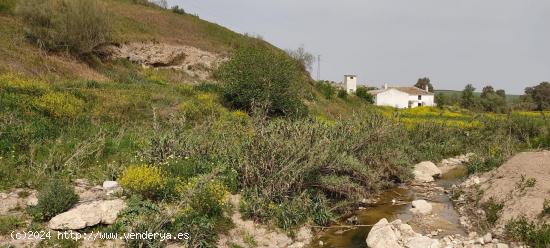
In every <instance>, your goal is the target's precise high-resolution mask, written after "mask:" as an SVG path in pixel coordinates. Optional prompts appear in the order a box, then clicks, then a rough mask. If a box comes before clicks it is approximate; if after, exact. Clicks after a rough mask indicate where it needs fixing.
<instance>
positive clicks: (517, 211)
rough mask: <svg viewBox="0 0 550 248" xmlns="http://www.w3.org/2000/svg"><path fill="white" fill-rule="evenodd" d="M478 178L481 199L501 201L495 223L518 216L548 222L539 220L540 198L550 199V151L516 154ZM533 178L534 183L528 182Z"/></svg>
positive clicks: (541, 199) (502, 222)
mask: <svg viewBox="0 0 550 248" xmlns="http://www.w3.org/2000/svg"><path fill="white" fill-rule="evenodd" d="M522 176H523V182H522ZM480 179H481V180H480V181H481V182H482V183H481V186H480V189H481V190H482V191H483V195H482V198H481V202H487V201H489V199H490V198H491V197H492V198H493V199H494V200H495V201H498V202H503V203H504V208H503V210H502V215H501V217H500V219H499V220H498V222H497V224H501V225H502V224H505V223H506V222H507V221H508V220H509V219H511V218H514V217H518V216H521V215H525V216H526V217H527V218H529V219H531V220H539V221H548V220H542V216H541V215H540V214H541V212H542V211H543V203H544V199H549V200H550V151H541V152H522V153H519V154H517V155H516V156H514V157H512V158H511V159H510V160H508V161H507V162H506V163H504V164H503V165H502V166H500V167H499V168H498V169H496V170H494V171H491V172H488V173H485V174H483V175H481V177H480ZM533 180H535V181H534V185H532V184H529V183H528V181H531V182H533ZM546 218H548V217H546Z"/></svg>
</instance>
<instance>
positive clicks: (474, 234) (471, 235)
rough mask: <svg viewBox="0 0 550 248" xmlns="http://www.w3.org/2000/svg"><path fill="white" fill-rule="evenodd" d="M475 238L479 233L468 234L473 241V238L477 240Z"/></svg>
mask: <svg viewBox="0 0 550 248" xmlns="http://www.w3.org/2000/svg"><path fill="white" fill-rule="evenodd" d="M475 237H477V233H476V232H471V233H468V238H470V239H473V238H475Z"/></svg>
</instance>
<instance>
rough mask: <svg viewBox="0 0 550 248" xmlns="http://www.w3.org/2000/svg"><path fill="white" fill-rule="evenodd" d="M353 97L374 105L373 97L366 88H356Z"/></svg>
mask: <svg viewBox="0 0 550 248" xmlns="http://www.w3.org/2000/svg"><path fill="white" fill-rule="evenodd" d="M355 95H356V96H357V97H359V98H361V99H363V100H364V101H366V102H367V103H370V104H373V103H374V96H373V95H371V94H370V93H369V92H368V90H367V88H366V87H358V88H357V91H356V92H355Z"/></svg>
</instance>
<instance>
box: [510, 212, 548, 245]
mask: <svg viewBox="0 0 550 248" xmlns="http://www.w3.org/2000/svg"><path fill="white" fill-rule="evenodd" d="M505 230H506V235H507V236H508V238H510V239H513V240H519V241H522V242H525V243H527V244H528V245H529V246H530V247H536V248H545V247H548V246H549V245H550V224H547V223H545V224H542V225H539V226H537V225H536V224H535V223H534V222H530V221H529V220H528V219H527V218H526V217H525V216H521V217H519V218H514V219H511V220H510V221H508V223H506V225H505Z"/></svg>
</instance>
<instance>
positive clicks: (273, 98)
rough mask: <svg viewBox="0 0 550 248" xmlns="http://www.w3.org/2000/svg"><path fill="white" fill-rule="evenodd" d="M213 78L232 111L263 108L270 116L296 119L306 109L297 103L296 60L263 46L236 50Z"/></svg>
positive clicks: (299, 78)
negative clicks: (219, 85)
mask: <svg viewBox="0 0 550 248" xmlns="http://www.w3.org/2000/svg"><path fill="white" fill-rule="evenodd" d="M216 77H217V78H218V79H219V80H220V81H222V82H223V83H224V84H225V86H224V94H223V95H224V99H225V101H226V102H227V103H228V104H229V105H230V106H231V107H234V108H238V109H244V110H248V111H250V110H252V109H253V108H254V107H256V106H262V107H265V108H266V110H267V112H268V114H269V115H272V116H300V115H303V114H304V113H305V112H306V108H305V106H304V104H303V103H302V101H301V100H300V96H299V90H300V85H301V84H303V83H305V82H304V79H303V75H302V73H301V71H300V69H299V67H298V64H297V62H296V61H294V60H292V59H290V58H289V57H288V56H287V55H285V54H284V53H282V52H280V51H276V50H273V49H270V48H266V47H260V46H247V47H241V48H239V49H238V50H237V51H236V52H235V54H234V55H233V56H232V57H231V59H230V60H229V61H227V62H226V63H224V64H222V65H221V66H220V68H219V69H218V71H217V72H216Z"/></svg>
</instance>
